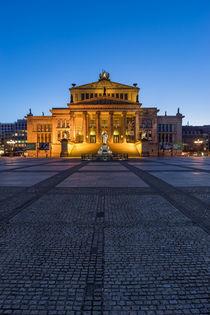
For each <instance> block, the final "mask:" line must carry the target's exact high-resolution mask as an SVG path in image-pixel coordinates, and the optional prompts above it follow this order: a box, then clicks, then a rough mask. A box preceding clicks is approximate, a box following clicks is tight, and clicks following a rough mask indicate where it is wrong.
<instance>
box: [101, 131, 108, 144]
mask: <svg viewBox="0 0 210 315" xmlns="http://www.w3.org/2000/svg"><path fill="white" fill-rule="evenodd" d="M107 139H108V134H107V132H106V131H104V132H103V133H102V142H103V144H107Z"/></svg>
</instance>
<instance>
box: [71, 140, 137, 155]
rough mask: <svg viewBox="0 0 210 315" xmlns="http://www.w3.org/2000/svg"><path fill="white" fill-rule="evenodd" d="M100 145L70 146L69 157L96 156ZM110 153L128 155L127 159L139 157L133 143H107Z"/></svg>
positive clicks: (80, 144) (82, 144)
mask: <svg viewBox="0 0 210 315" xmlns="http://www.w3.org/2000/svg"><path fill="white" fill-rule="evenodd" d="M101 145H102V143H77V144H73V145H72V149H71V152H70V156H71V157H81V155H82V154H96V153H97V152H98V150H99V148H100V146H101ZM107 145H108V146H109V147H110V149H111V151H112V153H114V154H117V153H122V154H128V157H139V156H140V155H139V152H138V150H137V147H136V144H135V143H109V142H108V143H107Z"/></svg>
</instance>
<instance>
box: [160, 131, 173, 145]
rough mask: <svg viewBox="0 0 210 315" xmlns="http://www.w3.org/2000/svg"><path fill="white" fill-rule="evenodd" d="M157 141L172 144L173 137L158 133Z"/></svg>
mask: <svg viewBox="0 0 210 315" xmlns="http://www.w3.org/2000/svg"><path fill="white" fill-rule="evenodd" d="M158 141H159V142H162V143H173V135H172V134H171V133H159V134H158Z"/></svg>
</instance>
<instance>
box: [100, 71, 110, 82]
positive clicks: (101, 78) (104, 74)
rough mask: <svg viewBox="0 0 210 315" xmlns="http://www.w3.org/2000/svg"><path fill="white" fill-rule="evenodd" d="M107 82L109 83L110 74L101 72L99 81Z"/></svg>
mask: <svg viewBox="0 0 210 315" xmlns="http://www.w3.org/2000/svg"><path fill="white" fill-rule="evenodd" d="M102 80H107V81H110V74H109V73H108V72H106V71H105V70H103V71H102V73H100V74H99V81H102Z"/></svg>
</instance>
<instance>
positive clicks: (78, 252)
mask: <svg viewBox="0 0 210 315" xmlns="http://www.w3.org/2000/svg"><path fill="white" fill-rule="evenodd" d="M70 162H71V163H70ZM51 165H52V166H53V167H51ZM57 165H58V166H60V167H57V168H56V166H57ZM62 165H63V167H62ZM106 165H107V169H105V167H106ZM115 165H116V167H114V166H115ZM209 165H210V159H209V158H187V159H186V158H166V159H157V158H148V159H136V160H134V159H132V160H129V161H128V162H122V163H120V162H116V163H110V164H109V163H107V164H106V163H105V164H104V163H95V162H94V163H91V162H89V163H86V162H81V161H79V160H69V159H39V160H36V159H25V160H23V159H18V158H15V159H9V158H8V159H3V158H2V159H0V314H23V315H24V314H25V315H31V314H34V315H35V314H38V315H45V314H46V315H64V314H65V315H68V314H87V315H88V314H105V315H106V314H107V315H108V314H113V315H114V314H122V315H123V314H130V315H137V314H209V312H210V303H209V300H208V298H209V263H210V255H209V253H210V252H209V232H210V228H209V227H210V222H209V221H210V219H209V210H210V202H209V200H210V182H209V183H208V176H209V175H210V174H209V167H208V166H209ZM33 166H34V167H36V168H37V171H36V178H39V180H38V181H36V183H34V182H33V181H31V185H29V186H28V182H29V177H28V174H30V173H31V171H30V172H29V169H30V167H33ZM45 166H46V168H47V169H48V171H47V172H48V177H47V178H45V179H43V176H42V172H44V171H45ZM170 166H171V168H170ZM205 166H206V168H205ZM39 167H40V169H39ZM13 168H15V170H14V169H13ZM83 168H84V171H83ZM186 169H187V172H189V173H190V177H189V178H191V177H192V176H193V174H194V176H198V177H197V179H196V181H194V183H197V182H199V183H200V184H199V186H195V184H194V185H190V184H189V180H188V178H187V177H186ZM200 169H202V172H199V171H198V170H200ZM87 170H88V171H87ZM119 170H120V172H119ZM122 170H123V171H122ZM166 170H167V172H168V173H170V171H171V176H170V180H169V179H168V177H167V176H168V175H167V176H165V177H162V178H159V177H158V176H155V175H156V173H157V174H162V173H165V172H166ZM34 172H35V170H34ZM182 172H183V173H184V175H185V176H184V177H183V181H184V182H183V183H182V185H181V186H177V180H176V176H177V174H180V176H182ZM10 173H11V174H12V176H15V174H16V173H17V174H19V175H18V177H16V181H15V185H17V186H15V185H14V183H13V182H12V181H11V182H10V183H9V184H8V180H7V181H6V180H5V174H10ZM89 173H91V176H89ZM174 173H176V176H175V177H174V178H175V179H174V182H173V174H174ZM203 173H205V174H206V176H207V180H206V176H205V178H204V177H203V176H202V174H203ZM1 174H4V176H3V177H1ZM107 174H109V175H110V176H111V178H112V176H113V179H114V183H115V186H114V187H112V185H111V186H110V187H109V186H108V184H107V183H110V182H111V180H109V181H107ZM112 174H113V175H112ZM116 174H118V175H117V177H116ZM119 174H120V176H121V177H119ZM75 175H77V176H75ZM103 175H104V182H103ZM98 176H100V185H99V186H98V185H97V180H96V178H97V177H98ZM71 178H74V180H71ZM133 178H134V179H135V180H134V185H132V179H133ZM24 179H25V180H26V179H27V181H26V182H27V185H25V186H24ZM92 180H94V181H95V184H94V185H93V184H91V181H92ZM126 180H127V182H126ZM138 180H139V182H138ZM5 183H7V184H6V185H5ZM18 183H19V185H18ZM63 183H65V184H63ZM142 183H143V184H142Z"/></svg>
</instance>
